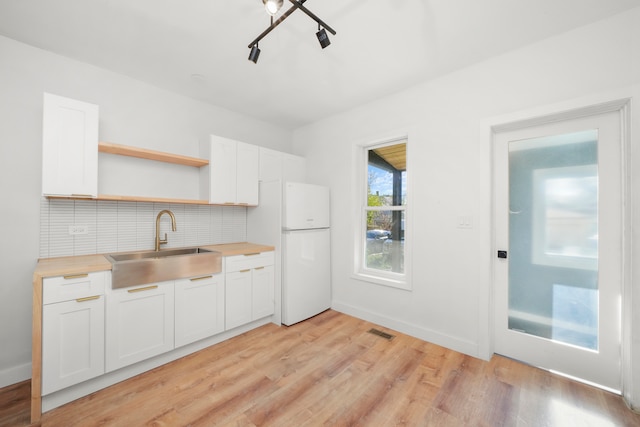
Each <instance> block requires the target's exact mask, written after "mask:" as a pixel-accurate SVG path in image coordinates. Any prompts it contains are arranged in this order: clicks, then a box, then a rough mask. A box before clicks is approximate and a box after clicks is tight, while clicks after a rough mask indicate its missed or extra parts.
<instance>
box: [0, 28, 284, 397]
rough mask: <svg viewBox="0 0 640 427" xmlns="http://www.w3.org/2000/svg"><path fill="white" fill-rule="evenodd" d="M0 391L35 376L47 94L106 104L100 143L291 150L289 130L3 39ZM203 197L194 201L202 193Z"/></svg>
mask: <svg viewBox="0 0 640 427" xmlns="http://www.w3.org/2000/svg"><path fill="white" fill-rule="evenodd" d="M0 58H2V59H1V63H2V66H0V94H2V95H1V96H0V195H1V200H2V201H1V202H0V203H1V204H0V230H1V232H0V272H1V276H0V277H1V278H0V348H1V349H2V350H1V351H0V387H2V386H4V385H7V384H12V383H15V382H18V381H21V380H24V379H27V378H30V376H31V367H30V361H31V276H32V273H33V269H34V267H35V264H36V260H37V258H38V253H39V220H40V218H39V216H40V215H39V210H40V195H41V189H40V186H41V183H40V182H41V172H40V170H41V162H42V159H41V156H42V154H41V151H42V150H41V144H42V93H43V92H45V91H46V92H51V93H54V94H58V95H62V96H65V97H69V98H74V99H78V100H82V101H86V102H91V103H94V104H98V105H99V106H100V139H101V140H104V141H110V142H114V143H118V144H125V145H133V146H140V147H144V148H151V149H156V150H160V151H168V152H173V153H177V154H183V155H188V156H195V157H197V156H198V155H199V143H198V140H199V139H201V138H205V137H206V136H207V135H209V134H216V135H221V136H225V137H229V138H233V139H236V140H240V141H245V142H248V143H251V144H256V145H262V146H265V147H268V148H272V149H276V150H280V151H287V152H289V151H291V132H290V131H287V130H284V129H280V128H277V127H274V126H272V125H270V124H268V123H265V122H260V121H257V120H254V119H251V118H249V117H246V116H242V115H240V114H237V113H234V112H231V111H228V110H224V109H222V108H217V107H213V106H210V105H206V104H203V103H201V102H199V101H195V100H192V99H188V98H185V97H182V96H178V95H175V94H172V93H170V92H167V91H164V90H161V89H158V88H155V87H153V86H150V85H148V84H146V83H142V82H139V81H136V80H133V79H130V78H128V77H124V76H122V75H118V74H114V73H111V72H109V71H106V70H103V69H99V68H96V67H93V66H89V65H87V64H83V63H80V62H77V61H73V60H70V59H68V58H65V57H62V56H59V55H55V54H52V53H50V52H46V51H43V50H40V49H35V48H32V47H29V46H27V45H24V44H21V43H17V42H15V41H13V40H10V39H7V38H4V37H0ZM197 193H198V192H197V190H196V191H195V192H194V194H197Z"/></svg>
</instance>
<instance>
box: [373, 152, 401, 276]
mask: <svg viewBox="0 0 640 427" xmlns="http://www.w3.org/2000/svg"><path fill="white" fill-rule="evenodd" d="M367 154H368V167H367V205H366V207H365V209H364V210H365V215H366V235H365V258H364V267H365V268H366V269H374V270H381V271H388V272H393V273H399V274H404V234H405V211H406V206H407V180H406V163H407V162H406V143H405V142H403V143H400V144H398V143H395V144H393V145H384V146H379V147H375V148H371V149H369V150H368V153H367Z"/></svg>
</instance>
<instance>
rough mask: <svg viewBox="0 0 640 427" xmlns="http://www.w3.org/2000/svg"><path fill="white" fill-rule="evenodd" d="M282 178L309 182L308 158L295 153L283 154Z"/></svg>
mask: <svg viewBox="0 0 640 427" xmlns="http://www.w3.org/2000/svg"><path fill="white" fill-rule="evenodd" d="M282 180H283V181H285V182H286V181H291V182H307V160H306V159H305V158H304V157H300V156H294V155H293V154H288V153H283V154H282Z"/></svg>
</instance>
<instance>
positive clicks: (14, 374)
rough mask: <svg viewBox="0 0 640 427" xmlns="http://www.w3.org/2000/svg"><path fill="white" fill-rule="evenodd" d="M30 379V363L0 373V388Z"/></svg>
mask: <svg viewBox="0 0 640 427" xmlns="http://www.w3.org/2000/svg"><path fill="white" fill-rule="evenodd" d="M30 378H31V363H25V364H23V365H18V366H14V367H12V368H9V369H5V370H3V371H0V388H2V387H6V386H9V385H13V384H15V383H19V382H22V381H26V380H28V379H30Z"/></svg>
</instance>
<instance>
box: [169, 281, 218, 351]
mask: <svg viewBox="0 0 640 427" xmlns="http://www.w3.org/2000/svg"><path fill="white" fill-rule="evenodd" d="M175 298H176V306H175V307H176V313H175V316H176V322H175V326H176V329H175V342H176V347H180V346H183V345H185V344H189V343H192V342H195V341H198V340H201V339H203V338H207V337H210V336H212V335H215V334H218V333H220V332H223V331H224V275H223V274H213V275H210V276H204V277H194V278H192V279H182V280H176V282H175Z"/></svg>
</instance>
